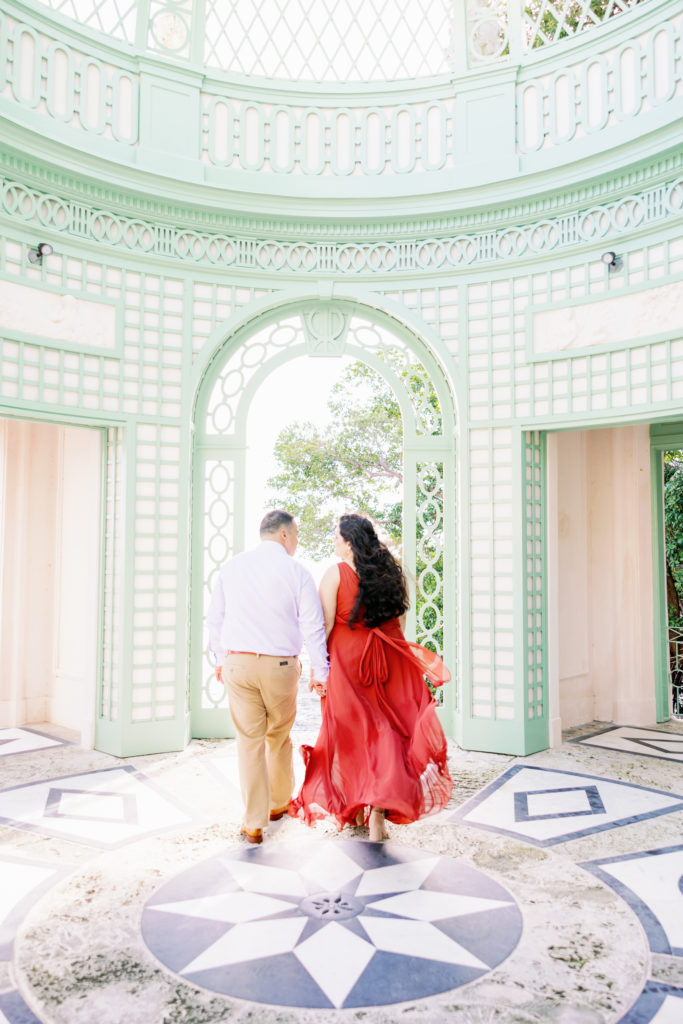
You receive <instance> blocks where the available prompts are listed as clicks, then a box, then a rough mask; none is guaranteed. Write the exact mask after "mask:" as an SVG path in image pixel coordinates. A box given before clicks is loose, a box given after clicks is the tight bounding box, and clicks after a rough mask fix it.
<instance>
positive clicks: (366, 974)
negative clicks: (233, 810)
mask: <svg viewBox="0 0 683 1024" xmlns="http://www.w3.org/2000/svg"><path fill="white" fill-rule="evenodd" d="M142 928H143V937H144V939H145V941H146V943H147V945H148V946H149V948H150V949H151V950H152V952H154V953H155V954H156V955H157V956H158V958H159V959H160V960H161V961H162V963H164V964H165V965H166V966H167V967H170V968H171V969H172V970H173V971H175V972H176V973H178V974H180V975H182V977H183V978H186V979H187V980H188V981H193V982H195V983H196V984H199V985H202V986H203V987H205V988H209V989H212V990H214V991H217V992H221V993H224V994H226V995H233V996H239V997H241V998H243V999H250V1000H253V1001H255V1002H262V1003H272V1004H276V1005H287V1006H306V1007H319V1008H323V1007H326V1008H332V1007H337V1008H339V1007H354V1006H376V1005H384V1004H387V1003H398V1002H404V1001H406V1000H409V999H417V998H420V997H423V996H429V995H433V994H434V993H436V992H443V991H446V990H447V989H453V988H457V987H458V986H459V985H463V984H465V983H466V982H470V981H473V980H475V979H477V978H480V977H481V976H482V975H483V974H485V973H487V972H488V971H489V970H491V969H492V968H493V967H495V966H496V965H497V964H499V963H500V962H501V961H502V960H504V959H505V958H506V957H507V956H508V955H509V953H511V952H512V950H513V949H514V948H515V946H516V945H517V943H518V941H519V937H520V934H521V928H522V918H521V914H520V911H519V908H518V907H517V904H516V903H515V901H514V900H513V898H512V896H511V895H510V893H509V892H507V890H506V889H504V888H503V887H502V886H501V885H499V884H498V883H497V882H494V881H493V880H492V879H490V878H488V877H487V876H486V875H485V874H483V873H482V872H480V871H477V870H475V869H474V868H471V867H468V866H466V865H464V864H459V863H458V862H457V861H453V860H452V859H451V858H449V857H441V856H438V855H434V854H430V853H425V851H424V850H416V849H412V848H410V847H405V846H392V845H390V844H387V845H382V844H379V843H368V842H358V841H356V842H352V841H351V842H343V841H342V842H338V841H337V842H330V841H328V842H321V841H320V840H315V841H309V842H307V843H304V844H299V843H292V844H287V845H286V846H284V845H283V844H279V845H278V846H277V848H273V847H271V848H269V847H267V846H263V847H259V848H257V849H253V850H238V851H235V852H230V853H227V854H225V855H223V856H220V857H217V858H214V859H213V860H211V861H208V862H206V863H204V864H199V865H197V866H196V867H193V868H191V869H190V870H189V871H186V872H184V873H183V875H181V876H180V877H179V878H176V879H174V880H173V881H171V882H169V883H168V884H167V885H165V886H164V887H163V888H162V889H161V890H160V892H158V893H157V894H156V895H155V896H154V898H153V899H152V900H150V901H149V902H148V903H147V906H146V908H145V911H144V914H143V919H142Z"/></svg>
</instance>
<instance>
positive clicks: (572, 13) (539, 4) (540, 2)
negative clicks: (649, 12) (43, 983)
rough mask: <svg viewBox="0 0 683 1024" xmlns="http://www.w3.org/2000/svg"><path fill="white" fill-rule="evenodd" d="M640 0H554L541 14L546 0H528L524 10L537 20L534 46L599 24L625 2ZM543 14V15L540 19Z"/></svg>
mask: <svg viewBox="0 0 683 1024" xmlns="http://www.w3.org/2000/svg"><path fill="white" fill-rule="evenodd" d="M638 3H640V0H619V2H615V0H590V3H588V4H586V2H585V0H569V2H567V0H554V3H552V4H547V6H546V8H545V10H543V13H542V14H541V11H542V9H543V6H544V4H546V0H528V2H527V3H526V4H525V7H524V10H525V13H526V14H527V15H528V16H529V17H530V18H532V19H533V20H534V23H535V24H537V26H538V27H537V30H536V36H535V38H534V42H533V46H534V48H536V47H539V46H543V45H544V43H545V42H546V41H549V42H555V40H557V39H565V38H566V37H567V36H571V35H574V34H575V33H576V32H580V31H582V30H583V29H584V27H587V28H590V26H592V25H595V24H598V25H599V24H600V23H601V22H602V21H604V20H606V19H607V18H613V17H614V16H615V15H618V14H621V13H622V12H623V8H624V7H625V6H630V7H633V6H635V4H638ZM539 15H540V19H539Z"/></svg>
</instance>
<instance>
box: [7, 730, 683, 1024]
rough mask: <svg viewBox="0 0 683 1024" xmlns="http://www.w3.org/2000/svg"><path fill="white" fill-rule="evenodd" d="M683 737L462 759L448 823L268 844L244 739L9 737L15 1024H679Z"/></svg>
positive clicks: (10, 733) (306, 835)
mask: <svg viewBox="0 0 683 1024" xmlns="http://www.w3.org/2000/svg"><path fill="white" fill-rule="evenodd" d="M307 728H309V731H306V730H305V729H303V730H302V729H301V728H300V727H299V728H298V730H297V732H296V733H295V735H294V737H293V738H294V741H295V745H297V746H298V744H299V743H301V742H307V741H310V739H311V734H310V722H308V723H307ZM682 746H683V723H681V722H669V723H664V724H663V725H652V726H651V727H650V728H647V729H642V728H637V729H636V728H631V727H625V726H620V727H618V728H617V727H613V726H608V725H606V724H605V723H592V724H590V725H587V726H585V727H583V728H582V729H577V730H573V732H572V733H571V734H570V735H568V736H567V737H566V741H565V742H564V743H563V744H562V746H561V747H558V748H556V749H554V750H552V751H544V752H542V753H540V754H535V755H533V756H531V757H527V758H513V757H508V756H504V755H495V754H481V753H474V752H465V751H461V750H459V749H458V748H457V747H455V746H453V748H452V749H451V750H450V751H449V762H450V767H451V772H452V775H453V778H454V780H455V789H454V793H453V797H452V800H451V803H450V805H449V807H448V808H446V810H445V811H443V812H441V813H440V814H438V815H435V816H434V817H431V818H427V819H424V820H423V821H420V822H416V823H415V824H413V825H409V826H395V825H391V824H389V826H388V831H389V839H388V840H387V841H386V842H385V843H383V844H379V843H371V842H369V839H368V833H367V830H366V829H365V828H356V829H349V828H346V829H344V830H343V831H342V832H338V831H337V829H336V827H335V826H334V825H333V824H332V823H330V822H321V823H318V824H317V825H316V826H315V827H314V828H307V827H306V826H305V825H304V824H303V823H301V822H300V821H298V820H294V819H291V818H284V819H282V820H281V821H278V822H275V823H273V824H272V825H271V826H270V827H269V829H268V830H267V832H266V837H265V841H264V843H263V845H261V846H256V847H255V846H249V845H248V844H246V843H245V842H244V840H243V839H242V838H241V836H240V834H239V825H240V818H241V801H240V796H239V783H238V779H237V764H236V757H235V749H234V742H233V741H230V740H222V741H221V740H216V741H207V740H203V741H194V742H193V743H192V744H191V745H190V746H189V747H188V748H187V750H185V751H182V752H179V753H175V754H162V755H146V756H144V757H136V758H128V759H117V758H113V757H110V756H109V755H106V754H101V753H99V752H96V751H87V750H83V749H81V748H80V747H79V746H78V745H77V744H75V743H73V742H70V737H69V736H68V734H67V733H65V732H64V731H63V730H59V729H56V728H52V727H50V726H47V725H44V724H43V725H41V724H37V725H36V726H35V727H33V726H32V727H31V728H22V729H5V730H0V878H1V879H2V885H1V886H0V1024H36V1022H39V1024H80V1022H83V1024H93V1022H95V1021H96V1022H97V1024H123V1022H126V1024H129V1022H130V1024H181V1022H186V1024H221V1022H227V1021H231V1022H233V1021H238V1022H244V1024H246V1022H247V1021H249V1022H251V1024H260V1022H262V1021H263V1022H266V1021H268V1022H270V1021H281V1022H283V1024H284V1022H286V1024H295V1022H302V1024H303V1022H311V1021H320V1022H322V1021H325V1022H326V1021H328V1020H333V1021H334V1020H339V1021H352V1020H353V1021H354V1022H355V1021H360V1020H363V1021H364V1022H367V1024H374V1022H388V1021H403V1020H405V1021H406V1022H411V1024H412V1022H422V1024H431V1022H437V1021H452V1022H454V1024H497V1022H505V1024H508V1022H509V1024H540V1022H546V1021H552V1022H557V1024H649V1022H656V1024H681V1022H683V773H681V769H680V766H679V764H677V762H678V761H680V760H681V758H682V757H683V753H682V752H681V747H682ZM296 763H297V778H298V780H300V778H301V774H302V765H301V761H300V758H299V756H298V754H297V755H296Z"/></svg>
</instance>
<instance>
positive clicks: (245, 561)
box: [207, 540, 329, 682]
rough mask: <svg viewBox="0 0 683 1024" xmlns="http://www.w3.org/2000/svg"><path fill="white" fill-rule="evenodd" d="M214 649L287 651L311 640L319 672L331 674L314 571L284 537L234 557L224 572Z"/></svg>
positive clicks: (213, 615)
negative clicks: (285, 544)
mask: <svg viewBox="0 0 683 1024" xmlns="http://www.w3.org/2000/svg"><path fill="white" fill-rule="evenodd" d="M207 624H208V627H209V649H210V650H211V652H212V653H213V655H214V657H215V658H216V663H217V664H218V665H222V664H223V661H224V660H225V655H226V652H227V651H249V652H251V653H253V654H273V655H276V656H277V655H280V656H282V657H292V656H293V655H299V654H300V653H301V648H302V645H303V643H304V642H305V643H306V648H307V650H308V655H309V657H310V659H311V665H312V667H313V676H314V678H315V679H317V680H319V681H320V682H324V681H325V680H326V679H327V675H328V671H329V661H328V657H327V646H326V643H325V620H324V617H323V610H322V606H321V604H320V598H319V597H318V591H317V590H316V587H315V583H314V582H313V577H312V576H311V574H310V573H309V571H308V570H307V569H305V568H304V567H303V565H301V563H300V562H297V561H296V560H295V559H294V558H292V557H291V556H290V555H289V554H287V552H286V551H285V549H284V547H283V546H282V544H280V543H279V542H278V541H272V540H265V541H262V542H261V544H260V545H259V546H258V547H257V548H254V549H253V550H252V551H244V552H243V553H242V554H240V555H236V556H235V557H234V558H231V559H230V561H229V562H227V563H226V564H225V565H224V566H223V568H222V569H221V570H220V572H219V574H218V579H217V580H216V583H215V585H214V588H213V593H212V596H211V604H210V607H209V612H208V615H207Z"/></svg>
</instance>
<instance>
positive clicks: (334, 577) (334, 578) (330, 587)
mask: <svg viewBox="0 0 683 1024" xmlns="http://www.w3.org/2000/svg"><path fill="white" fill-rule="evenodd" d="M340 578H341V577H340V573H339V564H335V565H330V566H329V567H328V568H327V569H325V572H324V573H323V576H322V579H321V580H320V586H319V587H318V591H319V593H320V594H321V596H322V595H323V594H336V592H337V591H338V590H339V581H340Z"/></svg>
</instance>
